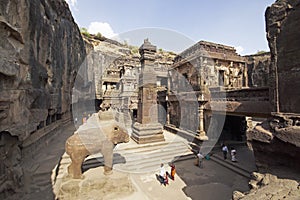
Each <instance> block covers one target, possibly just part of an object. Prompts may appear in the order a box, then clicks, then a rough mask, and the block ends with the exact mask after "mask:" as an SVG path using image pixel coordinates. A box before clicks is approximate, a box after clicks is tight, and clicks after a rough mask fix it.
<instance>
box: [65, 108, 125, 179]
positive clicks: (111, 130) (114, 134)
mask: <svg viewBox="0 0 300 200" xmlns="http://www.w3.org/2000/svg"><path fill="white" fill-rule="evenodd" d="M122 142H129V135H128V134H127V131H126V130H125V129H124V128H122V127H121V126H120V125H119V124H117V123H116V121H114V120H113V119H112V115H111V111H104V112H103V111H100V112H99V116H98V114H93V115H92V117H90V118H89V120H88V121H87V123H86V124H83V125H81V126H80V127H79V129H78V130H77V131H76V132H75V134H74V135H72V136H71V137H69V138H68V139H67V141H66V145H65V149H66V153H67V154H68V155H69V156H70V158H71V161H72V162H71V164H70V165H69V166H68V174H69V175H70V176H71V177H72V178H76V179H79V178H82V172H81V165H82V163H83V161H84V159H85V158H86V157H87V156H89V155H93V154H96V153H99V152H100V153H102V155H103V158H104V174H105V175H108V174H111V173H112V163H113V148H114V146H115V145H116V144H118V143H122Z"/></svg>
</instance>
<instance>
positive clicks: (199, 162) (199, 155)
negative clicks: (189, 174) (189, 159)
mask: <svg viewBox="0 0 300 200" xmlns="http://www.w3.org/2000/svg"><path fill="white" fill-rule="evenodd" d="M197 157H198V166H199V168H202V167H203V166H202V165H203V164H202V163H203V158H204V156H203V155H202V153H201V152H200V151H199V153H198V154H197Z"/></svg>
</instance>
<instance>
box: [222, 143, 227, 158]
mask: <svg viewBox="0 0 300 200" xmlns="http://www.w3.org/2000/svg"><path fill="white" fill-rule="evenodd" d="M222 152H223V156H224V160H226V159H227V153H228V148H227V146H226V145H225V144H222Z"/></svg>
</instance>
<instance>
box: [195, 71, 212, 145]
mask: <svg viewBox="0 0 300 200" xmlns="http://www.w3.org/2000/svg"><path fill="white" fill-rule="evenodd" d="M198 81H199V86H200V90H199V95H198V103H199V107H198V116H199V127H198V130H197V138H198V139H199V140H208V137H207V136H206V133H205V129H204V105H205V104H206V103H207V102H208V100H209V98H210V97H209V90H208V88H207V86H206V85H205V83H204V81H203V80H202V77H201V73H200V74H199V80H198Z"/></svg>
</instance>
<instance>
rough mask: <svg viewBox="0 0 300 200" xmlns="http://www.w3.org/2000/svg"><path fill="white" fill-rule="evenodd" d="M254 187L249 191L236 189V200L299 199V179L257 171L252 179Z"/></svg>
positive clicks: (251, 183) (234, 197)
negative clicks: (283, 177) (280, 177)
mask: <svg viewBox="0 0 300 200" xmlns="http://www.w3.org/2000/svg"><path fill="white" fill-rule="evenodd" d="M250 185H251V186H252V189H251V190H250V192H247V193H244V194H242V193H240V192H238V191H235V192H234V194H233V197H232V199H234V200H239V199H242V200H248V199H249V200H252V199H260V200H269V199H295V200H296V199H299V198H300V188H299V184H298V182H297V181H294V180H289V179H279V178H277V176H274V175H271V174H259V173H255V174H254V176H253V180H251V181H250Z"/></svg>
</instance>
